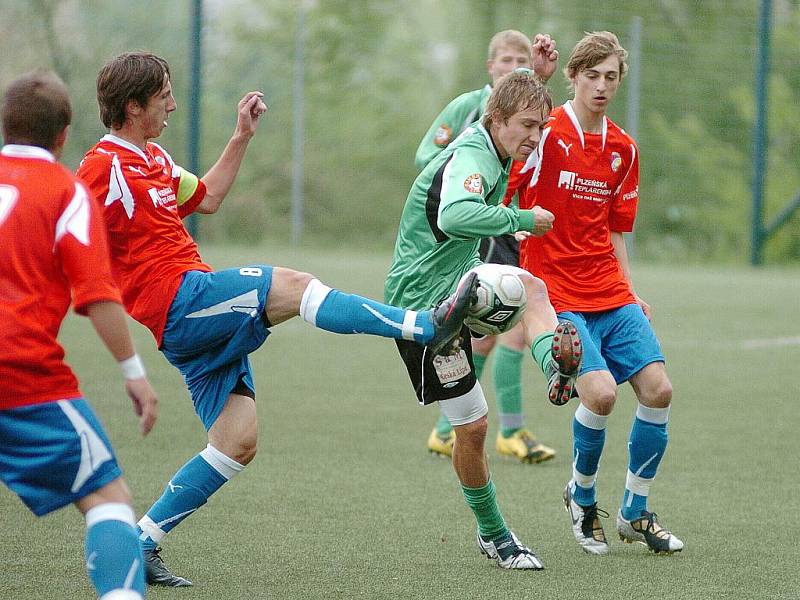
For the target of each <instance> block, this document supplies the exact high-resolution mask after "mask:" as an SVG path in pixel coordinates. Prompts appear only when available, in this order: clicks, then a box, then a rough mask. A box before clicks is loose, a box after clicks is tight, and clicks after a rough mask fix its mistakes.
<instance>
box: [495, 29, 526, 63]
mask: <svg viewBox="0 0 800 600" xmlns="http://www.w3.org/2000/svg"><path fill="white" fill-rule="evenodd" d="M504 46H507V47H509V48H513V49H514V50H519V51H520V52H524V53H525V54H527V55H528V57H529V58H532V55H533V46H532V44H531V40H530V39H529V38H528V36H527V35H525V34H524V33H522V32H521V31H517V30H516V29H506V30H505V31H498V32H497V33H495V34H494V35H493V36H492V39H491V41H490V42H489V60H494V57H495V56H497V51H498V50H499V49H500V48H502V47H504Z"/></svg>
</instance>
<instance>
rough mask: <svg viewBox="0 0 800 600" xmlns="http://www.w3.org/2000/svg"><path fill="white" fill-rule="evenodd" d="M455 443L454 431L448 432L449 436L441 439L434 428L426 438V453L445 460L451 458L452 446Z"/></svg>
mask: <svg viewBox="0 0 800 600" xmlns="http://www.w3.org/2000/svg"><path fill="white" fill-rule="evenodd" d="M455 443H456V432H455V431H454V430H450V433H449V434H447V435H446V436H444V437H442V436H441V435H439V432H438V431H436V428H435V427H434V428H433V431H431V434H430V435H429V436H428V451H429V452H431V453H432V454H438V455H439V456H443V457H445V458H453V446H454V445H455Z"/></svg>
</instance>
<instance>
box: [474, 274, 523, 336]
mask: <svg viewBox="0 0 800 600" xmlns="http://www.w3.org/2000/svg"><path fill="white" fill-rule="evenodd" d="M515 270H516V269H514V267H509V266H507V265H496V264H489V263H487V264H483V265H480V266H478V267H475V268H474V269H472V271H471V272H475V273H477V274H478V289H477V294H478V300H477V302H476V303H475V304H473V305H472V307H471V308H470V310H469V314H468V315H467V318H466V319H464V324H465V325H466V326H467V327H469V328H470V329H471V330H472V331H474V332H475V333H477V334H478V335H498V334H501V333H503V332H505V331H508V330H509V329H511V328H512V327H514V325H516V324H517V323H519V321H520V319H521V318H522V314H523V313H524V312H525V305H526V303H527V300H526V295H525V285H524V284H523V283H522V280H521V279H520V278H519V277H518V276H517V274H516V273H515V272H514V271H515ZM465 276H466V275H465Z"/></svg>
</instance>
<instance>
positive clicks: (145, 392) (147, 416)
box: [125, 377, 158, 435]
mask: <svg viewBox="0 0 800 600" xmlns="http://www.w3.org/2000/svg"><path fill="white" fill-rule="evenodd" d="M125 391H126V392H128V396H129V397H130V399H131V401H132V402H133V412H135V413H136V414H137V415H138V416H139V430H140V431H141V432H142V435H147V434H148V433H150V430H151V429H152V428H153V425H155V422H156V418H157V417H158V398H157V397H156V393H155V391H154V390H153V388H152V387H151V386H150V382H149V381H148V380H147V378H146V377H142V378H140V379H126V380H125Z"/></svg>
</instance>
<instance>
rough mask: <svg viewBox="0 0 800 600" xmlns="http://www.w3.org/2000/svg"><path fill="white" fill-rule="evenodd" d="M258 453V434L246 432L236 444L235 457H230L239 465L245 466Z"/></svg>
mask: <svg viewBox="0 0 800 600" xmlns="http://www.w3.org/2000/svg"><path fill="white" fill-rule="evenodd" d="M257 452H258V434H257V433H256V431H255V430H254V431H252V432H248V433H246V434H245V435H243V436H242V437H241V438H240V439H239V441H238V444H237V448H236V450H235V454H236V456H232V457H231V458H233V460H235V461H236V462H238V463H239V464H240V465H246V464H248V463H250V462H252V460H253V459H254V458H255V457H256V453H257Z"/></svg>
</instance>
